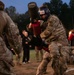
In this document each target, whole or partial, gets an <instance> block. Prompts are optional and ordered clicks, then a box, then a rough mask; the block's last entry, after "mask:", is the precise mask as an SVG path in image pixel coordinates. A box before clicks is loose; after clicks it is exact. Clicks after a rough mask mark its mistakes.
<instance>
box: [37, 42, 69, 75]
mask: <svg viewBox="0 0 74 75" xmlns="http://www.w3.org/2000/svg"><path fill="white" fill-rule="evenodd" d="M59 48H60V47H59V45H58V44H57V43H55V42H52V43H51V44H50V45H49V51H50V53H48V52H45V53H44V56H43V60H42V62H41V63H40V65H39V66H38V68H37V72H36V75H43V73H45V72H46V69H47V65H48V63H49V62H50V61H51V59H52V68H53V70H54V75H63V73H64V72H65V70H66V69H67V63H66V61H65V59H67V57H68V55H64V56H62V57H61V56H60V53H59ZM60 50H62V48H61V49H60ZM63 53H65V54H67V52H66V51H64V52H63ZM61 72H62V73H61Z"/></svg>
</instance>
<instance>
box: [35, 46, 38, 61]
mask: <svg viewBox="0 0 74 75" xmlns="http://www.w3.org/2000/svg"><path fill="white" fill-rule="evenodd" d="M35 51H36V60H37V61H39V50H38V49H37V47H36V46H35Z"/></svg>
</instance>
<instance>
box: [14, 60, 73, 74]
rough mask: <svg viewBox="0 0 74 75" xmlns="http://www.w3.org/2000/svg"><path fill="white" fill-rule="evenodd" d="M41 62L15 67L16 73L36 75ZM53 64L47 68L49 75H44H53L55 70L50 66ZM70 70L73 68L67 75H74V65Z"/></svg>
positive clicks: (70, 66)
mask: <svg viewBox="0 0 74 75" xmlns="http://www.w3.org/2000/svg"><path fill="white" fill-rule="evenodd" d="M39 63H40V62H36V61H31V62H29V63H26V64H22V65H17V64H16V65H15V67H14V68H13V69H14V72H15V73H16V75H36V70H37V67H38V65H39ZM50 65H51V64H50V63H49V64H48V67H47V74H44V75H53V72H54V71H53V69H52V68H51V66H50ZM69 68H72V71H69V72H67V74H66V75H74V65H69Z"/></svg>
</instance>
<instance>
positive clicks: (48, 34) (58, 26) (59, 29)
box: [40, 15, 68, 45]
mask: <svg viewBox="0 0 74 75" xmlns="http://www.w3.org/2000/svg"><path fill="white" fill-rule="evenodd" d="M46 24H47V25H46V26H47V27H46V28H45V30H44V31H43V32H42V33H41V35H40V36H41V38H42V39H45V41H46V42H47V43H51V42H52V41H57V42H59V43H61V44H62V45H68V40H67V36H66V31H65V28H64V27H63V24H62V23H61V21H60V20H59V19H58V18H57V17H56V16H55V15H50V16H49V18H48V20H47V21H46Z"/></svg>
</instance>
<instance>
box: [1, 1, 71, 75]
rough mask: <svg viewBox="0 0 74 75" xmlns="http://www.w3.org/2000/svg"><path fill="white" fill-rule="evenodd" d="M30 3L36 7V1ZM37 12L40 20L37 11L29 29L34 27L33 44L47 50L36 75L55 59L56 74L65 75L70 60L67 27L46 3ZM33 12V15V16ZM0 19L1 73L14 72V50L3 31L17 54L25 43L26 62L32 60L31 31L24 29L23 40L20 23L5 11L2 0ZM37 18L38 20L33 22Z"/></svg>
mask: <svg viewBox="0 0 74 75" xmlns="http://www.w3.org/2000/svg"><path fill="white" fill-rule="evenodd" d="M30 5H32V6H35V7H36V3H35V2H31V3H30ZM30 5H29V6H30ZM30 8H31V6H30ZM36 11H37V12H38V13H39V14H38V15H39V16H40V20H38V17H37V16H38V15H37V14H36V15H34V17H31V21H32V22H31V23H30V24H29V26H28V29H30V28H32V31H33V38H34V39H33V40H32V43H34V45H35V48H36V49H39V50H41V49H44V50H45V51H46V52H45V53H44V54H42V55H43V57H42V59H41V60H42V61H41V63H40V64H39V66H38V68H37V72H36V75H43V74H44V73H46V70H47V65H48V63H49V62H50V61H52V68H53V70H54V75H63V74H64V72H65V71H66V70H67V68H68V66H67V62H68V61H69V57H70V56H69V54H70V49H69V43H68V39H67V36H66V30H65V28H64V26H63V24H62V22H61V21H60V20H59V18H58V17H57V16H55V15H51V13H50V10H49V9H48V7H47V6H46V5H45V4H43V5H42V6H41V7H40V8H37V10H36ZM34 13H35V12H34ZM34 13H32V14H34ZM32 14H31V13H30V16H32ZM0 20H1V21H0V74H1V75H15V74H14V73H13V72H12V71H11V66H12V65H13V64H12V61H13V58H12V53H11V52H10V50H9V49H8V48H7V47H6V44H5V42H4V39H3V33H5V34H6V36H7V38H8V41H9V44H10V46H11V48H13V49H14V50H15V51H16V53H17V55H19V54H20V53H21V51H22V45H24V43H25V45H24V46H23V50H24V56H23V62H28V61H29V42H30V41H31V39H30V38H29V37H28V32H26V31H25V30H23V31H22V34H23V39H21V37H20V35H19V30H18V28H17V26H16V25H15V24H14V22H13V21H12V20H11V18H10V17H9V16H8V15H7V14H6V13H5V12H4V3H3V2H1V1H0ZM36 20H37V22H34V21H36ZM15 28H16V29H15ZM25 52H26V53H25Z"/></svg>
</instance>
